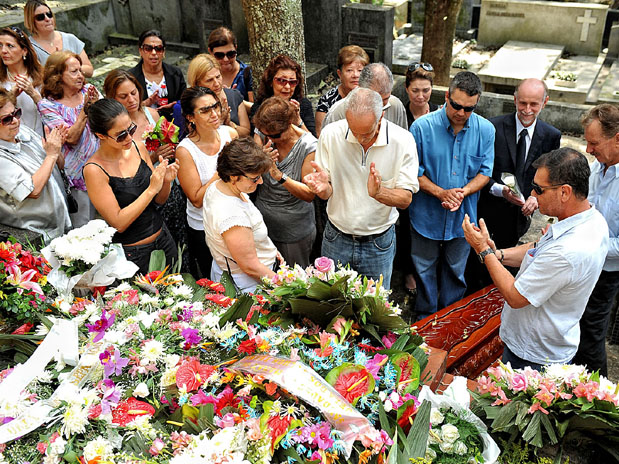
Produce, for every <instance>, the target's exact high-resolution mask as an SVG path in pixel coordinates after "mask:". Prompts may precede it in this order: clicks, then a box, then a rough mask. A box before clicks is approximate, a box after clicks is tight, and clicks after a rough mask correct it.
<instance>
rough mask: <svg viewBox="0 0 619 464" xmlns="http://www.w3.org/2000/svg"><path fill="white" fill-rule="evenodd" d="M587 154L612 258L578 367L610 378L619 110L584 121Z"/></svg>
mask: <svg viewBox="0 0 619 464" xmlns="http://www.w3.org/2000/svg"><path fill="white" fill-rule="evenodd" d="M582 125H583V126H584V128H585V140H586V141H587V153H589V154H591V155H593V156H595V159H596V160H595V161H594V163H593V165H592V166H591V176H590V177H589V201H590V202H591V204H592V205H594V206H595V207H596V209H597V210H598V211H599V212H600V213H602V216H604V218H605V219H606V222H607V223H608V233H609V246H608V255H607V256H606V261H605V263H604V267H603V268H602V273H601V274H600V278H599V279H598V281H597V284H595V288H594V289H593V293H591V296H590V297H589V302H588V303H587V307H586V308H585V313H584V314H583V316H582V319H581V320H580V345H579V347H578V353H576V357H575V358H574V364H584V365H586V366H587V368H588V369H589V370H591V371H595V370H599V371H600V374H602V375H603V376H607V375H608V368H607V365H606V343H605V342H606V331H607V330H608V325H609V323H610V313H611V309H612V306H613V303H614V301H615V298H616V297H617V294H619V107H618V106H616V105H611V104H608V103H605V104H603V105H598V106H596V107H595V108H592V109H591V110H590V111H589V112H588V113H587V114H586V115H585V116H584V118H583V120H582Z"/></svg>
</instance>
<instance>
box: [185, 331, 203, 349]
mask: <svg viewBox="0 0 619 464" xmlns="http://www.w3.org/2000/svg"><path fill="white" fill-rule="evenodd" d="M181 335H182V336H183V338H184V339H185V345H184V346H183V348H184V349H186V350H188V349H189V348H191V347H192V346H193V345H197V344H198V343H200V341H201V340H202V337H201V336H200V335H198V329H191V328H187V329H183V331H182V332H181Z"/></svg>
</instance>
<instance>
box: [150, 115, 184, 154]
mask: <svg viewBox="0 0 619 464" xmlns="http://www.w3.org/2000/svg"><path fill="white" fill-rule="evenodd" d="M178 136H179V127H178V126H176V125H175V124H174V123H173V122H170V121H168V120H167V119H166V118H165V116H161V117H160V118H159V120H158V121H157V123H156V124H155V125H154V126H152V125H150V126H148V127H147V129H146V131H145V132H144V133H143V134H142V139H144V144H145V145H146V149H147V150H148V151H157V149H158V148H159V147H160V146H162V145H167V144H172V145H177V144H178Z"/></svg>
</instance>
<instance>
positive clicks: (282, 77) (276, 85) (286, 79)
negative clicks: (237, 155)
mask: <svg viewBox="0 0 619 464" xmlns="http://www.w3.org/2000/svg"><path fill="white" fill-rule="evenodd" d="M303 88H304V81H303V74H301V66H299V64H298V63H297V62H296V61H294V60H293V59H292V58H290V57H288V56H286V55H278V56H276V57H275V58H273V59H272V60H271V62H270V63H269V65H268V66H267V68H266V69H265V70H264V73H263V74H262V79H261V80H260V89H259V90H258V98H257V99H256V103H254V105H253V106H252V108H251V111H250V113H249V117H250V119H252V120H253V117H254V115H255V114H256V113H257V112H258V109H259V108H260V104H261V103H262V102H263V101H265V100H266V99H267V98H269V97H273V96H275V97H282V98H283V99H284V100H287V101H289V102H290V103H292V104H293V105H294V107H295V108H296V110H297V117H296V118H295V120H294V124H296V125H297V126H298V127H300V128H301V129H303V130H304V131H306V132H311V133H312V135H313V136H314V137H315V136H316V122H315V120H314V110H313V109H312V103H311V102H310V101H309V100H308V99H307V98H305V97H304V96H303ZM254 140H255V141H256V142H257V143H260V138H259V137H254Z"/></svg>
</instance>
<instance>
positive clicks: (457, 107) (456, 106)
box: [449, 97, 477, 113]
mask: <svg viewBox="0 0 619 464" xmlns="http://www.w3.org/2000/svg"><path fill="white" fill-rule="evenodd" d="M449 104H450V105H451V107H452V108H453V109H454V110H456V111H460V110H464V112H465V113H470V112H471V111H473V110H474V109H475V108H477V103H476V104H474V105H473V106H462V105H460V104H458V103H456V102H455V101H453V100H452V99H451V97H449Z"/></svg>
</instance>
